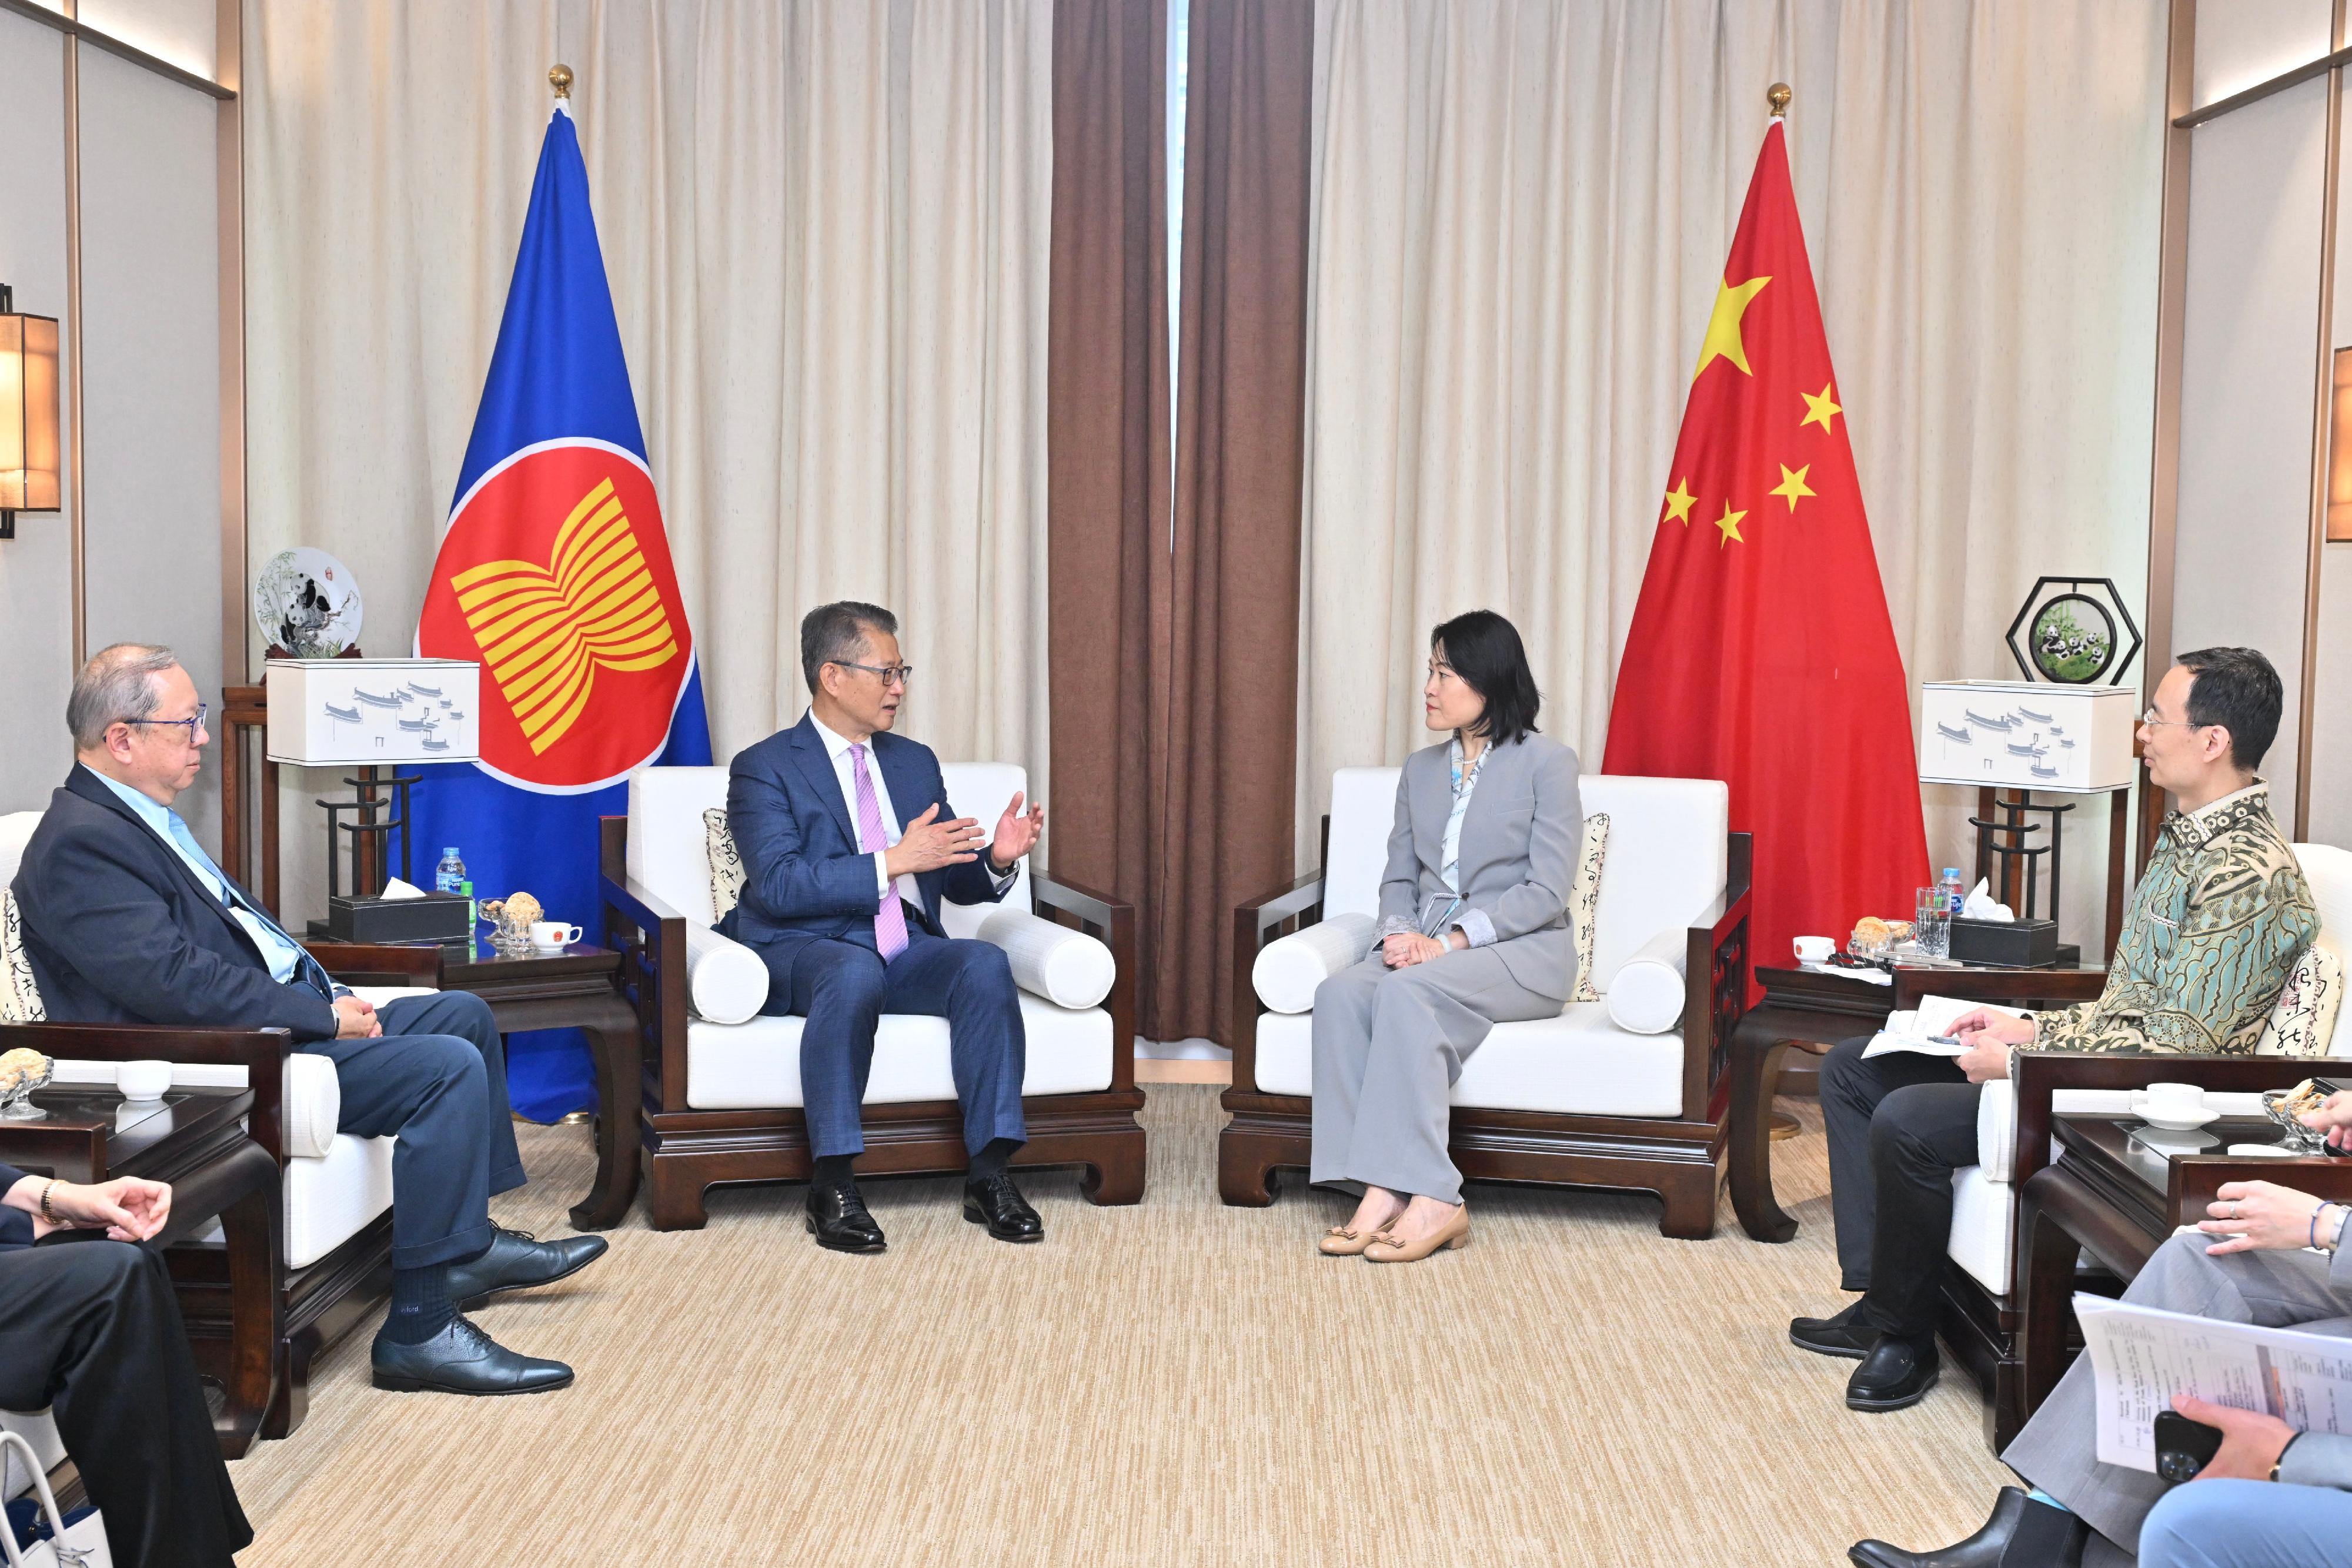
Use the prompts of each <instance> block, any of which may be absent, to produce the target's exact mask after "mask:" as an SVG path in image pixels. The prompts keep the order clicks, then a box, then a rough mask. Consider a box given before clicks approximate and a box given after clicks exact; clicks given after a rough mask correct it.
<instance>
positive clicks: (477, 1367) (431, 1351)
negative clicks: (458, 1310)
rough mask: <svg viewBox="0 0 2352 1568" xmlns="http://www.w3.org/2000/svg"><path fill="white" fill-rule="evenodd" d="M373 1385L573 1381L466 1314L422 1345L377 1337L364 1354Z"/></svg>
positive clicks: (457, 1387) (543, 1387)
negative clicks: (515, 1348)
mask: <svg viewBox="0 0 2352 1568" xmlns="http://www.w3.org/2000/svg"><path fill="white" fill-rule="evenodd" d="M368 1361H369V1364H370V1365H371V1367H372V1368H373V1372H374V1375H375V1385H376V1386H377V1387H378V1388H389V1389H391V1390H393V1391H394V1392H395V1393H400V1394H417V1393H424V1392H427V1391H430V1392H434V1393H440V1394H543V1393H545V1392H546V1391H547V1390H549V1389H551V1388H561V1387H562V1386H563V1385H565V1384H567V1383H570V1382H571V1381H572V1369H571V1368H570V1367H568V1366H566V1365H564V1364H562V1362H560V1361H541V1360H539V1359H538V1358H537V1357H535V1356H528V1355H517V1354H515V1353H514V1352H512V1351H510V1350H509V1349H507V1348H506V1346H504V1345H502V1344H500V1343H498V1341H496V1340H494V1339H492V1338H491V1337H490V1336H489V1335H488V1334H486V1333H483V1332H482V1331H481V1330H480V1329H478V1328H476V1327H475V1326H474V1325H473V1323H472V1322H471V1321H469V1320H467V1319H466V1318H452V1319H450V1320H449V1326H448V1327H447V1328H446V1329H443V1330H442V1331H441V1332H440V1333H437V1334H436V1335H434V1336H433V1337H432V1338H431V1339H428V1340H426V1341H425V1343H423V1344H394V1343H390V1342H389V1341H387V1340H385V1339H384V1338H383V1337H382V1336H381V1335H379V1336H378V1337H377V1339H376V1342H375V1343H374V1345H373V1347H371V1348H370V1350H369V1352H368Z"/></svg>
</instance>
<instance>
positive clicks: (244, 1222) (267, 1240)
mask: <svg viewBox="0 0 2352 1568" xmlns="http://www.w3.org/2000/svg"><path fill="white" fill-rule="evenodd" d="M33 1103H34V1104H35V1105H37V1106H39V1107H40V1108H41V1109H42V1110H44V1111H47V1113H48V1116H47V1119H46V1120H43V1121H38V1122H0V1162H5V1164H8V1165H12V1166H17V1167H18V1168H20V1169H22V1170H26V1171H28V1172H31V1173H33V1174H36V1175H39V1176H55V1177H57V1178H58V1180H59V1181H71V1182H92V1183H95V1182H106V1181H112V1180H113V1179H114V1178H115V1177H117V1176H143V1177H145V1178H146V1179H148V1180H150V1181H161V1182H169V1183H170V1184H171V1186H172V1218H171V1219H170V1222H169V1223H168V1224H166V1225H165V1226H164V1228H163V1232H162V1233H161V1234H160V1235H158V1236H156V1237H155V1238H154V1239H152V1240H151V1241H148V1242H146V1243H145V1244H144V1245H146V1246H149V1247H152V1248H156V1249H163V1248H166V1247H169V1246H171V1245H173V1243H176V1242H184V1241H188V1240H191V1239H193V1238H194V1236H195V1235H196V1233H197V1232H199V1231H201V1230H203V1229H204V1228H205V1227H206V1226H207V1225H208V1224H210V1222H211V1221H212V1220H214V1219H215V1218H217V1219H219V1221H220V1222H221V1231H222V1235H223V1238H224V1240H225V1248H224V1250H225V1252H226V1264H227V1285H228V1296H229V1333H228V1339H227V1343H226V1345H224V1344H221V1343H219V1342H217V1341H214V1340H210V1339H206V1338H201V1337H196V1336H194V1335H192V1336H191V1338H190V1347H191V1348H192V1349H193V1350H194V1352H195V1356H196V1364H197V1365H198V1366H199V1367H200V1368H201V1369H202V1370H204V1371H205V1372H208V1373H211V1374H212V1375H214V1376H215V1377H217V1378H219V1379H220V1382H221V1385H222V1387H223V1389H224V1391H225V1392H226V1395H227V1401H226V1404H225V1405H224V1406H222V1408H221V1411H220V1413H219V1415H218V1416H215V1419H214V1427H215V1431H216V1432H217V1433H218V1435H219V1437H220V1448H221V1454H222V1457H223V1458H232V1459H234V1458H240V1457H242V1456H243V1455H244V1453H245V1451H246V1450H247V1448H251V1447H252V1446H253V1440H254V1437H255V1436H256V1435H257V1433H258V1432H259V1430H260V1427H261V1421H262V1416H263V1415H264V1413H266V1412H267V1411H268V1408H269V1402H270V1399H271V1397H272V1396H273V1395H274V1394H275V1392H276V1388H277V1382H276V1369H277V1348H278V1332H279V1317H280V1314H281V1312H282V1307H281V1305H280V1301H279V1298H278V1260H279V1259H280V1257H281V1256H282V1251H283V1248H284V1238H283V1234H282V1230H281V1212H282V1211H281V1206H280V1200H279V1197H278V1192H279V1187H278V1162H277V1161H276V1160H274V1159H272V1158H271V1157H270V1155H269V1152H268V1150H266V1149H264V1148H263V1147H262V1146H261V1145H258V1144H257V1143H255V1142H253V1141H252V1140H251V1139H250V1138H247V1136H246V1135H245V1124H246V1118H247V1116H248V1115H250V1114H251V1113H252V1112H253V1105H254V1094H253V1091H252V1090H251V1089H249V1088H248V1089H173V1090H171V1091H169V1092H166V1093H165V1094H164V1095H163V1098H162V1099H160V1100H156V1101H153V1102H149V1103H135V1102H126V1101H125V1100H124V1099H123V1098H122V1096H121V1094H120V1093H119V1092H116V1091H115V1090H113V1089H111V1088H106V1087H99V1086H82V1085H57V1086H53V1087H51V1088H48V1089H43V1090H37V1091H36V1092H34V1094H33ZM84 1245H87V1243H85V1244H84Z"/></svg>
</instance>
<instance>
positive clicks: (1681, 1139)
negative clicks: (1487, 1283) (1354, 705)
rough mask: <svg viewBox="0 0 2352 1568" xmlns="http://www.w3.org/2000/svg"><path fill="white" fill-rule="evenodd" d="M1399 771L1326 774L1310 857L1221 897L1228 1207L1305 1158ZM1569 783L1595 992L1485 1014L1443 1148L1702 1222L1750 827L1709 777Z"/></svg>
mask: <svg viewBox="0 0 2352 1568" xmlns="http://www.w3.org/2000/svg"><path fill="white" fill-rule="evenodd" d="M1398 771H1399V770H1398V769H1396V768H1341V769H1340V770H1339V772H1337V773H1335V774H1334V775H1333V776H1332V779H1331V814H1330V816H1329V817H1328V819H1327V820H1326V821H1325V845H1324V867H1323V869H1322V870H1321V871H1320V872H1318V873H1315V874H1313V875H1311V876H1306V877H1302V878H1300V879H1299V880H1298V881H1297V882H1295V883H1292V884H1291V885H1290V886H1288V887H1286V888H1284V889H1281V890H1279V891H1277V892H1276V893H1273V894H1267V895H1266V896H1265V897H1263V898H1259V899H1255V900H1253V901H1251V902H1250V903H1248V904H1243V905H1242V906H1241V907H1240V908H1238V909H1237V910H1235V911H1234V976H1235V977H1236V982H1237V983H1236V985H1235V988H1234V991H1235V997H1234V1007H1235V1014H1236V1016H1235V1017H1234V1022H1233V1031H1232V1041H1233V1047H1234V1085H1233V1088H1232V1090H1231V1091H1230V1092H1228V1093H1227V1094H1226V1096H1225V1106H1226V1109H1228V1110H1229V1111H1231V1112H1232V1113H1233V1117H1234V1119H1233V1121H1232V1123H1231V1124H1229V1125H1227V1126H1226V1128H1225V1129H1224V1131H1223V1134H1221V1135H1220V1138H1219V1143H1218V1157H1217V1164H1218V1175H1217V1180H1218V1189H1219V1191H1220V1193H1221V1194H1222V1195H1223V1197H1224V1200H1225V1201H1226V1202H1227V1203H1237V1204H1264V1203H1270V1202H1272V1201H1273V1191H1272V1188H1271V1186H1270V1185H1269V1184H1268V1181H1267V1177H1268V1175H1269V1174H1270V1173H1271V1172H1272V1171H1273V1170H1274V1169H1275V1168H1276V1167H1280V1166H1304V1165H1306V1164H1307V1154H1308V1115H1309V1111H1310V1104H1311V1098H1312V1094H1313V1089H1314V1065H1313V1045H1312V1037H1313V1029H1314V1019H1313V1012H1312V1009H1313V1006H1314V995H1315V987H1316V986H1317V985H1318V984H1319V983H1320V982H1321V981H1322V979H1323V978H1324V977H1327V976H1328V975H1330V974H1334V973H1337V972H1338V971H1339V969H1341V968H1343V967H1346V966H1347V965H1349V964H1351V963H1353V962H1355V961H1356V960H1357V959H1358V958H1359V957H1360V956H1362V955H1363V953H1364V952H1365V951H1366V949H1367V947H1368V946H1369V945H1370V940H1371V933H1372V929H1373V920H1374V917H1375V916H1376V915H1377V914H1378V911H1379V905H1380V883H1381V875H1382V873H1383V871H1384V869H1385V866H1386V862H1387V855H1388V836H1389V830H1390V827H1391V823H1392V822H1393V821H1395V813H1396V789H1397V777H1398ZM1580 789H1581V792H1582V795H1583V803H1584V810H1585V811H1586V813H1587V814H1588V815H1590V814H1592V813H1596V812H1606V813H1607V814H1608V815H1609V818H1610V835H1609V847H1608V854H1607V858H1606V859H1605V861H1604V862H1602V870H1601V884H1600V900H1599V904H1598V910H1597V915H1596V916H1595V918H1594V921H1593V931H1594V950H1593V961H1592V976H1591V977H1592V981H1593V985H1594V988H1595V989H1596V991H1597V992H1598V993H1599V994H1600V998H1601V999H1599V1000H1597V1001H1585V1002H1570V1003H1569V1004H1567V1005H1566V1006H1565V1007H1564V1008H1563V1009H1561V1011H1560V1015H1559V1017H1558V1018H1556V1019H1538V1020H1535V1021H1531V1022H1524V1023H1505V1024H1498V1025H1496V1028H1495V1031H1494V1032H1493V1033H1492V1034H1490V1035H1488V1036H1487V1037H1486V1043H1484V1044H1483V1045H1481V1046H1480V1047H1479V1048H1478V1050H1477V1051H1476V1052H1475V1053H1474V1054H1473V1055H1472V1056H1471V1058H1470V1060H1469V1061H1467V1062H1465V1063H1464V1064H1463V1069H1462V1076H1461V1079H1460V1081H1459V1082H1456V1083H1455V1084H1454V1097H1453V1103H1454V1117H1453V1136H1452V1153H1453V1155H1454V1163H1455V1165H1457V1166H1460V1167H1461V1170H1462V1173H1463V1174H1464V1175H1465V1176H1470V1177H1472V1178H1474V1179H1475V1178H1482V1177H1483V1178H1486V1179H1492V1180H1504V1181H1536V1182H1557V1183H1560V1184H1563V1185H1567V1186H1600V1187H1634V1188H1640V1189H1644V1190H1648V1191H1653V1192H1655V1193H1657V1194H1658V1195H1659V1196H1660V1197H1663V1198H1664V1200H1665V1214H1664V1220H1663V1222H1662V1225H1661V1228H1662V1229H1664V1232H1665V1233H1666V1234H1667V1235H1669V1236H1678V1237H1705V1236H1708V1235H1711V1234H1712V1233H1713V1232H1714V1229H1715V1207H1716V1190H1717V1179H1718V1167H1719V1165H1720V1156H1721V1154H1722V1151H1723V1142H1724V1129H1725V1117H1724V1113H1725V1105H1726V1102H1727V1078H1726V1074H1725V1068H1726V1064H1727V1047H1728V1044H1729V1041H1730V1036H1731V1030H1732V1028H1733V1026H1734V1025H1736V1024H1737V1023H1738V1020H1739V1015H1740V1013H1741V1012H1742V1011H1743V1010H1744V1009H1745V1007H1746V1001H1747V986H1748V959H1747V935H1748V864H1749V841H1748V835H1747V834H1745V833H1733V832H1729V831H1727V821H1728V816H1729V795H1728V791H1727V789H1725V787H1724V786H1723V785H1722V784H1721V783H1718V782H1716V781H1714V780H1711V779H1637V778H1612V777H1609V776H1605V775H1600V776H1587V777H1586V778H1584V779H1581V780H1580ZM1290 926H1295V929H1292V930H1289V931H1288V932H1287V933H1285V930H1284V928H1285V927H1290ZM1243 975H1248V976H1249V977H1250V984H1249V985H1247V986H1244V985H1241V984H1239V983H1238V982H1239V977H1241V976H1243Z"/></svg>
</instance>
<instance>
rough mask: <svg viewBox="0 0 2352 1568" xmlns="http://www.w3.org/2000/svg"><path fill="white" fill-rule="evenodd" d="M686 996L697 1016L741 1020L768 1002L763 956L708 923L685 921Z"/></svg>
mask: <svg viewBox="0 0 2352 1568" xmlns="http://www.w3.org/2000/svg"><path fill="white" fill-rule="evenodd" d="M686 997H687V1000H688V1003H690V1004H691V1005H692V1006H693V1008H694V1016H695V1017H697V1018H698V1019H706V1020H708V1021H709V1022H711V1023H742V1022H745V1021H746V1020H748V1019H752V1018H756V1017H758V1016H759V1012H760V1009H761V1008H763V1007H766V1006H767V1005H768V966H767V965H765V964H764V963H761V961H760V955H758V954H757V953H754V952H752V951H751V949H750V948H749V947H746V946H743V944H741V943H740V942H738V941H736V940H734V939H733V938H732V937H728V936H720V935H719V933H718V932H716V931H713V930H712V929H711V928H710V927H709V926H708V925H697V924H695V923H694V922H693V921H691V920H689V921H688V922H687V923H686Z"/></svg>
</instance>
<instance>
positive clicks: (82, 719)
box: [66, 643, 180, 751]
mask: <svg viewBox="0 0 2352 1568" xmlns="http://www.w3.org/2000/svg"><path fill="white" fill-rule="evenodd" d="M179 667H180V655H178V654H177V653H173V652H172V650H171V649H169V648H165V647H162V646H159V645H157V644H155V643H115V644H114V645H113V646H112V647H110V648H100V650H99V651H98V652H97V653H92V654H91V655H90V656H89V662H88V663H87V664H83V665H82V667H81V668H80V670H79V671H78V672H76V673H75V675H74V684H73V695H71V696H69V697H68V698H67V699H66V727H67V728H68V729H69V730H71V731H73V737H74V745H75V747H78V748H79V749H80V750H83V751H95V750H96V749H98V748H99V747H101V746H103V745H105V744H106V732H107V729H108V727H110V726H111V725H114V724H117V723H120V722H121V721H122V720H124V719H142V718H145V717H147V716H149V715H151V714H152V713H153V712H154V711H155V709H156V707H157V706H159V705H160V704H161V703H162V701H163V698H162V697H161V696H160V695H158V694H157V692H156V690H155V677H156V676H157V675H160V674H163V672H164V671H166V670H176V669H178V668H179Z"/></svg>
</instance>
